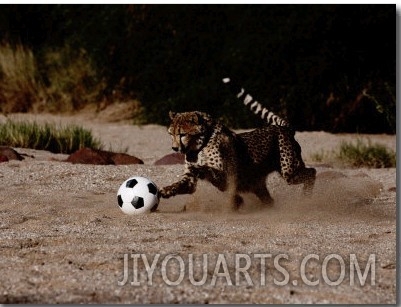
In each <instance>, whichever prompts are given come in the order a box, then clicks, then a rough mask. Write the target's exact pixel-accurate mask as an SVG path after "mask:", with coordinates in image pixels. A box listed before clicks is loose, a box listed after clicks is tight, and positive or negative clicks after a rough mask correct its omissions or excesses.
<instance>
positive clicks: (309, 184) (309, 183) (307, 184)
mask: <svg viewBox="0 0 401 307" xmlns="http://www.w3.org/2000/svg"><path fill="white" fill-rule="evenodd" d="M301 177H302V178H303V180H304V187H303V192H304V195H305V196H311V195H312V192H313V187H314V186H315V181H316V169H315V168H312V167H311V168H305V169H304V170H303V171H302V174H301Z"/></svg>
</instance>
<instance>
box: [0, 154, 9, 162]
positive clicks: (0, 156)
mask: <svg viewBox="0 0 401 307" xmlns="http://www.w3.org/2000/svg"><path fill="white" fill-rule="evenodd" d="M1 162H8V158H7V157H6V156H3V155H0V163H1Z"/></svg>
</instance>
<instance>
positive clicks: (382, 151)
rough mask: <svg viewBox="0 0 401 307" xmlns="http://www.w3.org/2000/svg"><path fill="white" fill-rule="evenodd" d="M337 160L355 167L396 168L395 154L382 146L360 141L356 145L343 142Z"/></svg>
mask: <svg viewBox="0 0 401 307" xmlns="http://www.w3.org/2000/svg"><path fill="white" fill-rule="evenodd" d="M337 159H338V160H340V161H342V162H344V163H346V164H349V165H352V166H355V167H372V168H384V167H395V165H396V156H395V153H394V152H393V151H391V150H389V149H388V148H387V147H386V146H384V145H381V144H372V143H371V142H370V140H368V141H367V142H364V141H362V140H361V139H358V140H357V141H356V142H355V143H351V142H342V143H341V145H340V148H339V150H338V153H337Z"/></svg>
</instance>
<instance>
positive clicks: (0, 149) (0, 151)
mask: <svg viewBox="0 0 401 307" xmlns="http://www.w3.org/2000/svg"><path fill="white" fill-rule="evenodd" d="M0 156H4V157H6V158H7V160H3V161H1V162H5V161H9V160H18V161H21V160H24V157H23V156H21V155H20V154H19V153H18V152H16V151H15V150H14V149H12V148H11V147H7V146H0ZM3 159H4V158H3Z"/></svg>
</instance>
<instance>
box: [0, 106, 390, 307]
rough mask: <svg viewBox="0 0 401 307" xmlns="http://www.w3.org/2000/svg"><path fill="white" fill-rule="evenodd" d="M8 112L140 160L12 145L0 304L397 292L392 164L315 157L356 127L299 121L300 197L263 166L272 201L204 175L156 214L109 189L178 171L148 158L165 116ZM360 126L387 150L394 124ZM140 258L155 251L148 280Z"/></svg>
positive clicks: (367, 299) (360, 297)
mask: <svg viewBox="0 0 401 307" xmlns="http://www.w3.org/2000/svg"><path fill="white" fill-rule="evenodd" d="M9 117H11V118H13V119H20V120H36V121H38V122H44V121H51V122H55V123H60V124H66V123H73V122H76V123H79V124H81V125H83V126H84V127H86V128H89V129H91V130H92V132H93V134H94V135H95V136H96V137H99V138H100V139H101V141H102V142H103V143H104V144H105V145H106V149H109V147H111V148H112V149H113V150H115V151H119V150H123V149H125V148H128V150H127V153H129V154H132V155H135V156H137V157H139V158H140V159H142V160H143V161H144V162H145V164H143V165H129V166H113V165H110V166H93V165H73V164H69V163H65V162H61V160H63V159H65V158H66V157H67V156H66V155H60V154H57V155H56V154H51V153H49V152H45V151H38V150H32V149H24V148H17V149H16V150H17V151H18V152H20V153H26V154H28V155H33V156H34V158H30V157H26V159H25V160H23V161H10V162H5V163H0V229H1V231H0V250H1V257H0V303H36V304H38V303H52V304H56V303H109V304H114V303H131V304H133V303H275V304H280V303H331V304H335V303H341V304H354V303H358V304H361V303H370V304H395V303H396V192H395V187H396V169H395V168H389V169H367V168H358V169H357V168H344V167H340V166H338V165H334V164H331V163H327V162H322V163H316V162H314V161H313V160H312V156H313V154H314V153H316V152H319V151H322V150H323V151H330V150H332V149H335V148H336V147H338V145H339V143H340V142H341V141H342V140H353V139H356V138H358V137H361V136H358V135H353V134H341V135H333V134H329V133H326V132H297V134H296V139H297V140H298V141H299V143H300V145H301V147H302V150H303V157H304V159H305V162H306V164H307V165H309V166H313V167H316V169H317V172H318V179H317V182H316V187H315V191H314V194H313V196H312V197H311V198H304V197H302V193H301V190H302V188H301V186H288V185H287V184H286V183H285V182H284V180H283V179H282V178H280V177H279V176H278V175H277V174H272V175H271V176H269V178H268V181H267V185H268V188H269V190H270V192H271V194H272V196H273V198H274V199H275V204H274V207H273V208H264V207H263V205H261V204H260V203H259V202H258V200H257V199H256V198H255V197H254V196H252V195H246V196H245V202H246V204H245V206H244V208H243V209H241V210H240V211H239V212H236V213H233V212H231V211H230V210H229V208H228V206H227V195H226V194H225V193H221V192H218V191H217V190H216V189H215V188H214V187H212V186H211V185H210V184H208V183H206V182H201V183H200V184H199V186H198V189H197V191H196V193H195V194H193V195H184V196H177V197H174V198H171V199H168V200H165V199H162V200H161V202H160V205H159V211H158V212H155V213H151V214H146V215H139V216H128V215H124V214H123V213H122V211H121V210H120V209H119V207H118V206H117V200H116V192H117V189H118V187H119V186H120V184H121V183H122V182H123V181H124V180H125V179H127V178H128V177H130V176H133V175H138V176H146V177H149V178H151V179H152V180H153V181H154V182H155V183H156V184H157V185H158V186H159V187H163V186H165V185H167V184H170V183H172V182H174V181H176V180H177V179H178V178H179V176H180V175H181V174H182V172H183V166H182V165H170V166H154V165H153V163H154V162H155V161H156V160H157V159H159V158H161V157H163V156H164V155H165V154H168V153H171V144H170V138H169V136H168V134H167V132H166V127H162V126H157V125H146V126H133V125H131V124H130V123H128V122H109V121H106V120H105V119H104V118H101V117H99V116H95V115H93V116H92V115H91V116H90V115H88V114H85V115H82V116H70V117H68V116H55V115H22V114H15V115H10V116H9ZM1 120H5V118H4V117H1V118H0V121H1ZM363 137H369V138H370V139H371V140H372V141H373V142H380V143H382V144H384V145H386V146H388V147H389V148H391V149H393V150H395V146H396V145H395V144H396V137H395V136H389V135H370V136H363ZM203 255H205V256H203ZM155 257H156V258H155ZM191 257H193V258H191ZM202 257H206V259H207V262H205V261H203V260H204V258H202ZM144 258H146V259H145V262H146V260H147V261H148V262H149V265H151V264H152V261H153V260H156V261H155V262H154V264H155V267H154V270H153V275H152V276H151V278H149V276H148V273H147V270H146V265H145V262H144V260H143V259H144ZM262 258H263V260H262ZM125 261H126V262H127V263H128V269H126V271H125V273H127V274H128V280H127V281H124V278H125V273H124V263H125ZM135 261H136V264H135ZM263 261H265V265H264V266H263V263H262V262H263ZM303 261H304V262H303ZM355 261H357V263H358V266H359V269H360V275H361V276H358V272H357V271H356V270H357V268H356V266H355ZM192 264H194V266H192ZM135 265H136V269H135V270H134V266H135ZM203 265H205V271H203ZM241 268H242V269H241ZM181 269H182V272H181ZM191 269H192V270H191ZM352 269H353V271H352ZM192 272H194V274H195V275H194V279H193V278H192V275H191V273H192ZM203 272H204V273H205V278H206V279H205V281H204V282H203V283H202V282H200V283H201V284H200V285H198V284H196V281H200V280H201V279H202V277H203ZM365 272H366V274H367V275H366V276H365V277H364V276H363V274H364V273H365ZM361 281H362V283H363V282H364V285H363V286H362V285H361Z"/></svg>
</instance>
